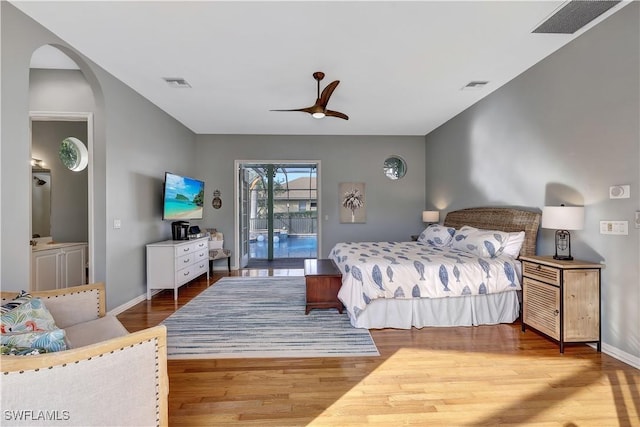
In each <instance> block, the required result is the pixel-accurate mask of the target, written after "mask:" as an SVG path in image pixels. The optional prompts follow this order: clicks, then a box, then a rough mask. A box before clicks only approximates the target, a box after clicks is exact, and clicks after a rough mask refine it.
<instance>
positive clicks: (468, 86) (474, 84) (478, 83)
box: [462, 80, 489, 90]
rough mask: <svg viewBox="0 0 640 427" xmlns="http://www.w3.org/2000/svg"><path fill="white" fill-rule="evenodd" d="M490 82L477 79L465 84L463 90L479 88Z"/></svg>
mask: <svg viewBox="0 0 640 427" xmlns="http://www.w3.org/2000/svg"><path fill="white" fill-rule="evenodd" d="M488 83H489V82H487V81H484V80H475V81H472V82H469V83H467V84H466V85H464V87H463V88H462V90H477V89H482V88H483V87H485V86H486V85H487V84H488Z"/></svg>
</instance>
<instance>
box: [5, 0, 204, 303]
mask: <svg viewBox="0 0 640 427" xmlns="http://www.w3.org/2000/svg"><path fill="white" fill-rule="evenodd" d="M0 8H1V9H0V11H1V12H0V13H1V24H2V25H1V32H2V33H1V35H2V37H1V43H2V45H1V47H2V49H1V54H2V63H1V66H2V73H1V79H2V80H1V85H2V86H1V89H2V91H1V92H2V93H1V97H2V98H1V101H2V107H3V108H2V112H1V119H2V126H1V130H0V132H1V133H0V135H1V137H2V140H1V142H2V145H1V150H2V151H1V154H2V156H1V158H0V178H1V180H0V185H1V187H0V197H1V201H2V203H1V207H0V218H1V220H2V221H1V227H0V241H1V243H0V258H1V261H0V283H1V284H2V288H3V289H7V290H11V289H13V290H18V289H24V288H27V287H28V283H29V275H30V247H29V228H30V215H29V206H30V201H29V195H30V191H29V188H30V177H31V168H30V166H29V159H30V157H31V155H30V139H29V110H30V106H29V102H30V96H31V100H35V99H37V100H38V103H42V104H40V105H46V110H48V111H68V110H69V109H70V108H73V109H74V110H75V109H76V108H82V110H80V111H83V112H91V113H93V114H94V152H93V164H92V165H90V167H91V168H92V174H93V180H92V187H91V192H92V194H93V213H92V220H93V224H94V228H95V232H94V236H93V247H94V253H93V257H94V260H93V262H94V267H95V268H94V279H95V280H96V281H105V282H106V284H107V305H108V308H109V309H112V308H114V307H117V306H119V305H121V304H124V303H127V302H129V301H131V300H132V299H134V298H136V297H139V296H140V295H143V294H144V293H145V290H146V268H145V267H146V262H145V244H147V243H150V242H154V241H158V240H163V239H166V238H169V237H170V236H171V231H170V229H169V225H168V224H166V223H164V222H163V221H161V207H160V205H161V199H162V195H161V190H162V180H163V178H164V171H165V170H173V171H176V172H186V171H187V170H190V169H191V168H192V166H191V165H192V155H193V152H194V151H195V148H194V144H195V138H194V135H193V133H192V132H191V131H189V130H188V129H186V128H185V127H184V126H182V125H181V124H180V123H178V122H177V121H176V120H174V119H173V118H171V117H170V116H168V115H167V114H165V113H164V112H163V111H161V110H159V109H158V108H157V107H156V106H154V105H153V104H151V103H150V102H149V101H147V100H145V99H144V98H142V97H141V96H140V95H139V94H138V93H136V92H135V91H133V90H132V89H130V88H129V87H127V86H125V85H124V84H123V83H122V82H120V81H119V80H117V79H115V78H114V77H113V76H111V75H110V74H108V73H106V72H105V71H104V70H102V69H101V68H100V67H99V66H97V65H96V64H94V63H92V62H91V61H90V60H89V59H87V58H85V57H83V56H82V55H80V54H78V53H77V52H76V51H74V50H73V48H71V46H69V45H67V44H66V43H64V42H63V41H62V40H60V39H59V38H57V37H56V36H55V35H53V34H51V33H50V32H49V31H47V30H46V29H44V28H43V27H42V26H40V25H39V24H37V23H35V22H34V21H33V20H31V19H30V18H28V17H26V16H25V15H24V14H22V13H21V12H20V11H18V10H17V9H15V8H14V7H13V6H12V5H11V4H9V3H7V2H1V3H0ZM44 44H52V45H55V46H56V47H58V48H59V49H60V50H62V51H64V52H65V53H66V54H67V55H68V56H69V57H70V58H72V59H73V60H74V61H75V62H76V63H77V64H78V65H79V67H80V70H81V72H82V75H83V77H84V79H86V82H85V83H81V82H78V81H77V79H74V78H73V76H70V75H69V74H68V73H67V74H64V76H65V77H62V76H60V74H59V73H48V74H46V75H44V74H43V76H41V77H42V78H40V79H39V80H38V84H37V85H34V87H33V88H32V89H34V90H37V91H38V93H37V94H31V95H30V87H29V63H30V60H31V55H32V53H33V52H34V51H35V50H36V49H37V48H39V47H40V46H42V45H44ZM73 84H77V85H76V86H73ZM87 84H88V86H89V87H90V88H91V92H92V95H93V102H92V103H91V104H90V105H87V103H86V98H85V96H84V95H86V93H84V95H82V94H81V95H80V96H77V97H76V96H74V94H73V93H68V94H67V96H64V97H54V96H53V94H56V93H60V90H61V87H63V86H64V87H66V88H75V89H76V90H77V91H78V92H77V93H80V92H82V91H85V89H86V86H87ZM85 92H86V91H85ZM65 93H66V92H65ZM74 100H75V101H74ZM81 102H82V103H84V104H83V105H82V106H81V107H80V106H79V104H78V103H81ZM42 108H45V107H42ZM87 109H89V110H88V111H87ZM74 112H78V110H75V111H74ZM21 177H22V178H21ZM21 183H22V184H21ZM114 219H120V220H121V221H122V228H121V229H118V230H115V229H113V220H114Z"/></svg>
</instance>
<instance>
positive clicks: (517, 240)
mask: <svg viewBox="0 0 640 427" xmlns="http://www.w3.org/2000/svg"><path fill="white" fill-rule="evenodd" d="M523 243H524V231H518V232H514V233H509V238H508V239H507V243H506V244H505V245H504V249H503V250H502V253H503V254H505V255H509V256H511V257H513V258H517V257H518V255H520V249H521V248H522V244H523Z"/></svg>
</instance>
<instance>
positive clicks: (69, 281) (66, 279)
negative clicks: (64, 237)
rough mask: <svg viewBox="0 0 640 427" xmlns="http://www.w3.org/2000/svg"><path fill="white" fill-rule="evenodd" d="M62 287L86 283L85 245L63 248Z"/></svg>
mask: <svg viewBox="0 0 640 427" xmlns="http://www.w3.org/2000/svg"><path fill="white" fill-rule="evenodd" d="M63 251H64V256H63V257H62V258H61V262H62V282H61V284H62V287H63V288H67V287H69V286H78V285H86V284H87V273H86V272H87V266H86V251H87V245H77V246H69V247H66V248H64V249H63Z"/></svg>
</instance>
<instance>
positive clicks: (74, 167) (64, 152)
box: [58, 136, 89, 172]
mask: <svg viewBox="0 0 640 427" xmlns="http://www.w3.org/2000/svg"><path fill="white" fill-rule="evenodd" d="M58 157H60V161H61V162H62V164H63V165H64V166H65V167H66V168H67V169H69V170H71V171H74V172H79V171H81V170H84V169H85V168H86V167H87V165H88V164H89V152H88V151H87V147H86V146H85V145H84V144H83V143H82V141H80V140H79V139H78V138H74V137H73V136H70V137H68V138H65V139H63V140H62V142H61V143H60V149H59V150H58Z"/></svg>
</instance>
